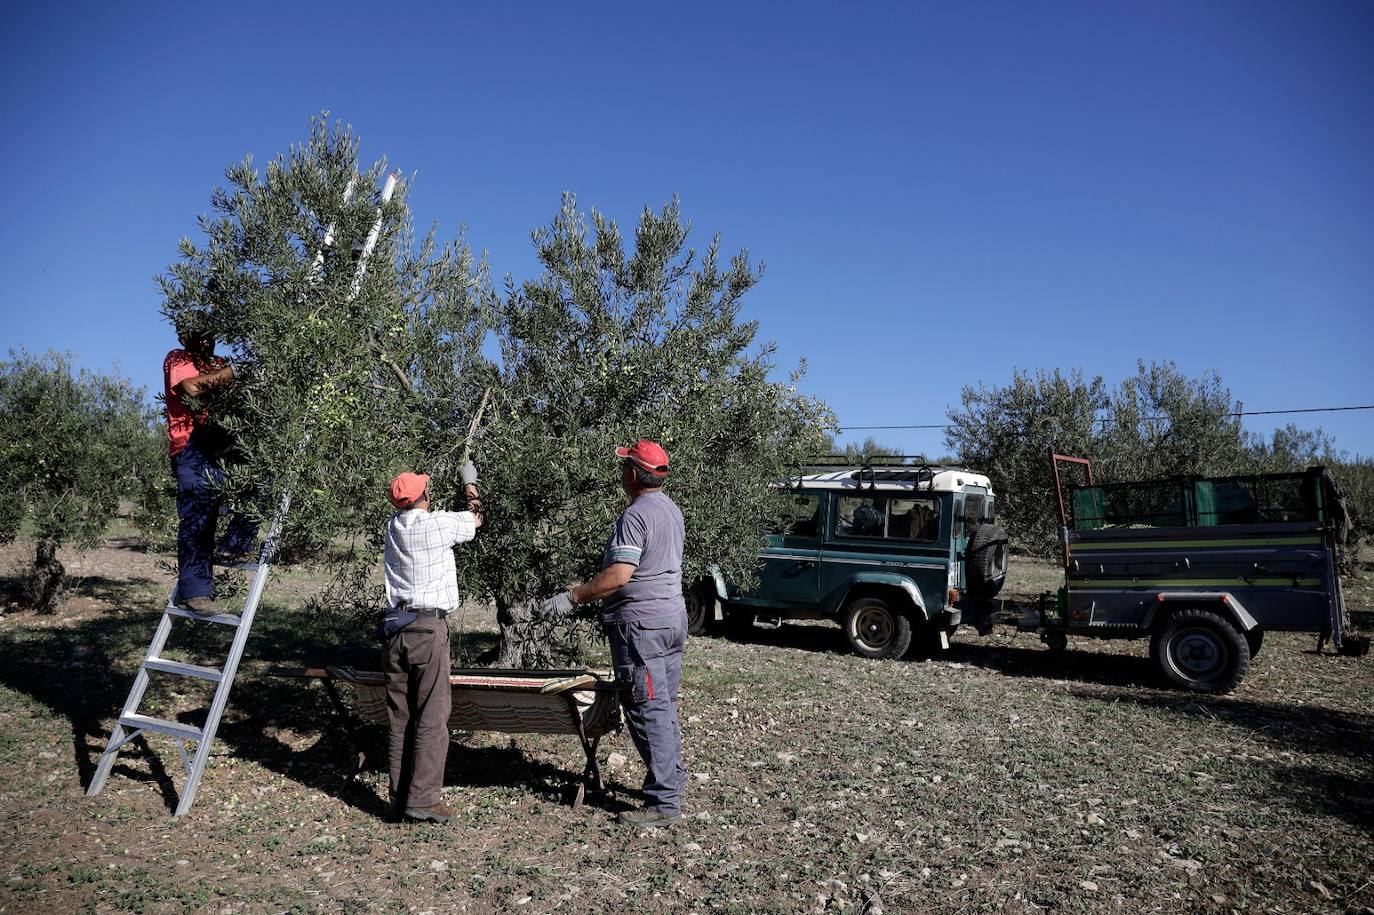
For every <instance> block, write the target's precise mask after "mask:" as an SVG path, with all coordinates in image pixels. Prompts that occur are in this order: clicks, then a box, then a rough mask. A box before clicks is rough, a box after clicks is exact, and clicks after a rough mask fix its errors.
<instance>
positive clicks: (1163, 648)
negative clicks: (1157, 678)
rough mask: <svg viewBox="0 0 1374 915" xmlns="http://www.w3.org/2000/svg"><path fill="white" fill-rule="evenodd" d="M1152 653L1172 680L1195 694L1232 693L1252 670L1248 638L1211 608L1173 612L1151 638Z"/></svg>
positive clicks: (1166, 675) (1167, 676)
mask: <svg viewBox="0 0 1374 915" xmlns="http://www.w3.org/2000/svg"><path fill="white" fill-rule="evenodd" d="M1150 655H1151V656H1152V657H1153V658H1154V660H1155V663H1156V664H1157V665H1159V669H1160V670H1161V671H1162V672H1163V674H1164V676H1165V677H1166V678H1168V679H1169V681H1170V682H1172V683H1173V684H1174V685H1176V686H1180V687H1182V688H1183V689H1186V690H1189V691H1191V692H1195V693H1226V692H1230V691H1231V690H1233V689H1235V688H1236V686H1237V685H1238V684H1239V683H1240V681H1241V680H1243V679H1245V674H1246V673H1247V672H1248V671H1249V670H1250V646H1249V645H1248V644H1246V641H1245V637H1244V636H1243V635H1241V634H1240V633H1239V632H1237V631H1236V627H1235V626H1232V625H1231V623H1230V621H1229V620H1227V619H1225V618H1224V617H1222V616H1219V615H1218V614H1216V613H1213V612H1211V611H1210V610H1201V609H1196V608H1188V609H1183V610H1179V611H1177V612H1175V613H1173V614H1172V615H1170V616H1169V618H1168V619H1166V620H1165V621H1164V623H1163V625H1162V626H1161V627H1160V628H1159V629H1158V630H1157V631H1156V632H1155V634H1154V635H1153V636H1152V637H1151V639H1150Z"/></svg>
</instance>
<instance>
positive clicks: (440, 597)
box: [386, 508, 477, 610]
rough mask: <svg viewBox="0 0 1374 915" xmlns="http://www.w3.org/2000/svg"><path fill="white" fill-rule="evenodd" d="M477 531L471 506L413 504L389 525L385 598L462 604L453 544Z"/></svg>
mask: <svg viewBox="0 0 1374 915" xmlns="http://www.w3.org/2000/svg"><path fill="white" fill-rule="evenodd" d="M475 536H477V518H476V516H474V515H473V513H472V512H439V511H434V512H432V511H426V510H424V509H419V508H412V509H409V510H407V511H402V512H397V513H396V514H394V515H392V516H391V520H390V521H389V522H388V523H387V526H386V599H387V601H388V602H389V603H390V604H391V606H392V607H395V606H397V605H398V604H400V603H401V602H402V601H404V602H405V603H407V604H408V605H410V606H412V607H419V608H423V609H429V610H457V609H458V571H457V569H456V568H454V565H453V547H454V546H455V545H456V544H459V543H466V542H467V541H469V540H471V539H472V538H473V537H475Z"/></svg>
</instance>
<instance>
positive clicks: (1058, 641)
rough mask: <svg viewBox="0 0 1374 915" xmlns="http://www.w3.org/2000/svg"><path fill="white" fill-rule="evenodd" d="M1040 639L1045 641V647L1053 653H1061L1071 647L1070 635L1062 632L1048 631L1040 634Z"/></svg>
mask: <svg viewBox="0 0 1374 915" xmlns="http://www.w3.org/2000/svg"><path fill="white" fill-rule="evenodd" d="M1040 641H1042V642H1044V643H1045V647H1046V648H1048V649H1049V650H1050V653H1051V654H1054V655H1061V654H1063V653H1064V652H1065V651H1066V650H1067V649H1068V647H1069V637H1068V636H1067V635H1065V634H1064V633H1062V632H1047V633H1045V634H1044V635H1042V636H1040Z"/></svg>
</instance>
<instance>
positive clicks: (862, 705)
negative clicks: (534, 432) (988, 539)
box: [0, 541, 1374, 913]
mask: <svg viewBox="0 0 1374 915" xmlns="http://www.w3.org/2000/svg"><path fill="white" fill-rule="evenodd" d="M26 549H27V548H26V547H25V546H24V545H23V544H19V545H15V546H11V547H6V548H3V549H0V576H4V575H8V576H9V577H8V578H6V579H3V580H0V587H3V588H4V591H3V592H0V600H4V601H5V613H6V616H5V618H4V620H3V621H0V847H3V848H4V849H5V852H4V860H3V863H2V864H0V911H5V912H38V911H42V912H56V911H72V910H76V911H137V912H144V911H147V912H182V911H206V912H240V911H243V912H270V911H292V912H294V911H301V912H305V911H316V910H320V911H331V912H371V911H386V912H394V911H402V912H405V911H410V912H436V913H437V912H455V911H458V912H461V911H468V912H490V911H514V912H555V911H557V912H592V911H601V910H605V909H607V908H610V907H615V908H617V909H619V910H621V911H631V912H655V911H682V912H717V911H725V912H812V911H847V912H868V913H879V912H884V911H885V912H979V911H1009V912H1032V911H1053V912H1118V911H1119V912H1131V913H1135V912H1169V913H1175V912H1185V911H1187V912H1233V911H1238V912H1291V913H1298V912H1317V911H1329V912H1374V908H1371V907H1374V801H1372V800H1371V789H1374V735H1372V733H1371V724H1374V716H1371V713H1370V711H1369V709H1368V701H1369V699H1368V697H1369V695H1370V693H1371V688H1374V658H1365V659H1352V658H1342V657H1333V656H1330V655H1327V656H1318V655H1316V654H1314V653H1313V652H1312V649H1313V647H1314V639H1312V638H1309V637H1306V636H1301V637H1299V636H1283V635H1279V636H1274V635H1271V636H1270V637H1269V639H1268V640H1267V641H1266V643H1265V646H1264V650H1263V652H1262V653H1261V654H1260V656H1259V657H1258V658H1256V660H1255V663H1254V666H1253V668H1252V671H1251V674H1250V676H1249V678H1248V679H1247V680H1246V681H1245V682H1244V683H1243V684H1242V686H1241V687H1240V689H1238V690H1237V691H1236V692H1234V693H1232V694H1231V695H1228V696H1224V697H1219V698H1198V697H1194V696H1189V695H1185V694H1182V693H1179V692H1176V691H1173V690H1170V689H1167V688H1164V687H1163V685H1162V684H1161V683H1160V682H1159V680H1158V679H1157V677H1156V675H1155V674H1154V672H1153V670H1152V668H1151V667H1150V665H1149V663H1148V661H1147V659H1146V657H1145V646H1144V645H1143V644H1142V643H1135V642H1131V643H1126V642H1098V643H1089V642H1082V643H1073V644H1071V645H1070V648H1069V651H1068V652H1067V653H1066V654H1065V655H1064V656H1063V657H1062V658H1058V659H1056V658H1054V657H1053V656H1051V655H1050V654H1049V653H1048V652H1047V651H1045V650H1044V649H1043V648H1042V647H1041V646H1040V645H1039V644H1038V642H1037V641H1036V640H1035V639H1034V638H1033V637H1030V636H1017V635H1014V634H1012V633H1011V632H1010V631H1005V632H1001V633H999V634H997V635H994V636H991V637H987V638H977V637H976V636H973V635H971V634H968V635H966V634H965V633H963V632H961V633H960V634H959V636H957V637H956V641H955V645H954V647H953V648H952V649H951V650H950V651H949V652H947V653H945V654H943V655H941V656H940V657H938V658H937V659H935V660H931V661H926V662H873V661H864V660H861V659H859V658H857V657H855V656H853V655H850V654H848V653H846V651H845V650H844V644H843V640H842V638H841V637H840V634H839V630H838V629H836V628H834V627H830V626H826V625H819V624H817V625H788V626H785V627H784V628H783V629H781V630H778V631H773V632H766V631H762V630H756V631H755V632H754V633H753V634H752V635H751V636H749V637H748V638H747V639H744V640H741V641H732V640H727V639H724V638H717V637H703V638H696V639H693V640H692V642H691V643H690V645H689V648H688V657H687V665H686V671H685V676H684V686H683V695H682V713H683V729H684V738H685V746H686V752H687V765H688V768H689V770H690V777H691V791H690V795H689V799H688V809H687V817H686V819H685V820H684V821H683V822H682V823H680V824H679V825H678V826H676V827H674V828H672V829H666V830H646V831H642V832H635V831H631V830H626V829H624V828H621V827H618V826H616V825H615V824H614V822H613V813H614V811H616V810H618V809H623V807H624V806H626V805H628V804H631V803H633V802H634V792H633V789H632V786H634V785H636V784H637V783H638V781H639V779H640V777H641V771H640V769H639V768H638V759H637V757H636V756H635V753H634V750H633V748H632V747H631V745H630V742H629V740H628V737H627V735H625V734H619V735H613V736H612V737H609V738H607V740H606V741H604V742H603V744H602V748H601V758H602V760H603V763H607V762H609V763H610V765H611V768H610V771H609V776H610V780H611V783H612V789H613V792H612V794H611V795H609V796H608V797H605V798H594V799H592V800H591V801H590V802H589V803H588V804H586V805H584V806H583V807H581V808H578V809H574V808H572V807H570V806H569V804H568V800H569V798H570V796H571V785H572V779H573V776H574V775H575V774H576V773H577V772H578V771H579V770H580V768H581V751H580V749H579V748H578V746H577V744H576V741H575V740H571V739H568V738H559V737H524V736H522V737H516V738H511V737H509V736H505V735H500V734H475V735H459V736H458V737H456V738H455V742H454V746H453V750H452V752H451V753H450V765H449V772H448V778H447V785H448V787H447V788H446V794H447V799H448V800H449V802H450V803H453V804H455V805H456V806H457V807H458V809H459V810H460V816H459V819H458V820H457V822H455V823H453V824H450V825H449V826H447V827H439V826H404V825H398V824H393V823H390V822H387V821H386V820H385V819H384V818H383V817H382V797H383V796H384V795H385V785H384V777H383V775H382V774H381V772H379V771H378V770H377V769H376V768H375V767H369V768H368V769H367V770H366V771H365V772H364V773H363V775H362V777H361V779H360V781H359V782H358V783H357V784H355V785H353V786H349V785H347V784H346V783H345V780H344V777H343V776H344V774H345V771H346V769H347V765H348V762H349V756H350V745H349V743H348V740H347V739H346V737H345V735H344V733H343V731H342V729H341V728H340V727H339V726H338V725H337V723H336V722H335V720H334V719H333V718H332V712H331V710H330V708H329V706H328V704H327V702H326V700H325V696H324V694H323V692H322V691H321V690H320V689H319V688H318V686H314V687H308V686H306V685H304V684H302V683H300V682H294V681H285V680H280V679H276V678H271V677H268V676H266V669H267V667H268V666H269V665H271V664H273V663H299V662H301V661H306V660H326V659H328V658H329V656H330V647H329V646H328V645H325V644H321V643H320V641H319V640H318V639H316V638H313V637H312V627H311V625H310V621H309V618H308V617H307V616H306V615H305V614H304V613H302V612H301V611H300V610H299V609H298V608H299V606H300V604H301V595H302V594H304V593H305V592H307V591H308V590H309V589H310V588H311V587H313V586H314V585H315V583H316V582H317V581H318V579H317V577H316V576H315V575H314V574H313V573H311V572H310V571H309V570H305V571H294V572H289V573H286V574H285V575H284V576H282V577H280V578H278V579H276V581H275V583H274V585H273V586H272V587H271V588H270V589H269V592H268V599H267V601H266V602H265V605H264V607H263V609H262V610H261V611H260V614H259V623H258V625H257V626H256V627H255V629H254V633H253V637H252V639H251V641H250V643H249V651H248V655H247V657H246V658H245V662H244V665H243V667H242V669H241V671H240V676H239V679H238V681H237V682H236V684H235V687H234V691H233V694H232V698H231V701H230V710H229V712H228V713H227V714H226V716H225V719H224V723H223V725H222V726H221V729H220V740H219V741H218V742H217V744H216V747H215V754H214V757H213V758H212V761H211V765H210V766H209V768H208V770H207V772H206V775H205V779H204V781H203V783H202V785H201V789H200V795H199V798H198V800H197V802H196V805H195V807H194V808H193V809H192V811H191V813H190V814H189V815H188V816H186V817H184V818H182V819H174V818H173V817H172V816H171V807H172V806H173V805H174V804H175V797H176V795H175V792H176V789H177V787H178V786H179V784H180V781H181V763H180V759H179V757H178V755H177V753H176V750H175V748H174V747H173V745H172V743H171V741H170V740H169V739H163V738H158V737H152V738H150V739H149V740H148V742H147V743H146V744H138V745H136V746H133V747H132V749H131V751H130V752H128V753H126V754H125V755H124V756H122V757H121V760H120V763H119V764H118V766H117V767H116V769H115V772H114V774H113V776H112V777H111V778H110V781H109V784H108V786H107V787H106V789H105V791H104V793H102V794H101V795H100V796H98V797H96V798H92V799H87V798H85V797H84V796H83V795H84V786H85V784H86V782H87V780H88V779H89V778H90V775H91V772H92V770H93V768H94V766H95V763H96V761H97V759H98V757H99V754H100V751H101V749H102V748H103V746H104V742H105V738H106V736H107V735H108V732H109V727H110V724H111V716H112V715H113V714H114V713H115V712H116V711H117V709H118V707H119V705H120V704H121V703H122V701H123V699H124V696H125V694H126V692H127V690H128V687H129V683H130V681H131V679H132V677H133V674H134V671H135V670H136V665H137V663H138V661H139V660H140V659H141V656H142V652H143V650H144V648H145V646H146V643H147V640H148V638H149V637H150V635H151V633H152V630H153V627H154V625H155V623H156V620H157V616H158V612H159V611H158V607H159V605H160V602H161V600H162V599H163V598H164V597H165V591H166V589H167V587H168V584H169V580H170V579H169V575H168V572H167V569H166V563H165V560H166V557H160V556H156V555H149V554H146V553H142V552H139V551H138V550H137V549H134V548H133V547H132V546H131V545H129V544H127V543H124V542H121V541H113V542H111V543H110V544H107V546H106V547H105V548H102V549H99V550H96V551H93V552H91V553H88V554H85V555H84V556H81V557H73V558H71V560H70V562H69V567H70V571H71V573H72V575H73V578H74V581H75V588H74V591H73V596H72V597H71V599H69V600H68V602H67V604H66V606H65V607H64V609H63V610H62V612H61V613H59V614H58V615H56V616H54V617H48V618H37V617H35V616H34V615H32V613H30V612H27V611H25V610H23V609H22V608H20V607H16V606H15V605H16V603H21V602H22V601H21V600H20V598H19V589H18V588H17V585H16V583H15V579H14V577H13V576H14V573H15V572H16V571H17V569H18V568H19V566H20V565H21V564H22V563H23V562H24V561H25V559H26V558H27V557H26V554H25V550H26ZM1366 575H1368V572H1366ZM1012 577H1013V579H1015V580H1016V581H1018V583H1019V584H1020V586H1021V588H1022V590H1023V591H1024V592H1025V593H1027V594H1032V593H1034V592H1035V591H1036V590H1038V589H1039V588H1040V587H1042V586H1048V585H1049V583H1052V582H1053V579H1054V574H1053V570H1052V569H1049V568H1047V567H1044V566H1040V565H1037V564H1035V563H1031V562H1027V561H1019V562H1017V563H1016V564H1015V565H1014V567H1013V571H1012ZM1367 580H1368V579H1367V578H1366V581H1367ZM1350 593H1351V600H1352V603H1354V604H1356V605H1357V606H1358V607H1359V608H1361V611H1362V612H1360V613H1359V614H1358V615H1359V617H1360V620H1361V622H1363V624H1364V628H1365V629H1366V631H1368V630H1369V629H1370V628H1371V622H1374V615H1371V614H1370V613H1368V612H1363V611H1368V610H1370V609H1372V608H1374V607H1372V605H1374V601H1371V599H1370V592H1369V589H1368V588H1367V586H1366V585H1365V584H1364V583H1362V582H1358V581H1357V582H1354V583H1353V587H1352V588H1351V591H1350ZM199 625H201V626H204V625H205V624H199ZM192 628H194V627H192ZM455 628H459V627H455ZM461 629H462V632H463V638H464V640H465V642H466V644H467V646H468V647H469V648H470V649H471V648H473V647H485V646H486V645H489V644H490V643H491V640H492V638H493V635H492V629H493V626H492V623H491V619H490V614H489V613H488V612H486V611H483V610H482V609H481V608H470V609H469V610H468V611H467V612H466V613H465V615H464V617H463V621H462V625H461ZM179 644H181V645H182V646H183V647H182V649H181V656H183V657H186V658H195V657H197V656H204V657H207V658H208V657H210V656H211V655H212V653H213V651H214V649H215V648H216V645H215V644H214V641H213V639H212V638H211V637H210V636H209V635H207V634H203V633H198V632H192V633H191V634H190V637H189V638H186V639H183V640H181V642H180V643H179ZM151 696H152V699H153V701H154V702H155V704H156V705H157V707H158V709H159V710H160V712H161V714H163V715H179V714H181V715H186V716H188V718H189V720H195V714H196V710H197V709H200V708H203V707H204V704H205V702H206V699H207V697H208V689H196V688H181V687H179V685H178V684H175V683H173V684H160V685H159V686H158V688H157V689H156V690H155V691H154V692H153V693H152V694H151ZM367 734H368V736H367V741H368V743H369V746H370V748H371V749H372V750H373V751H374V752H373V754H372V755H373V758H374V759H375V758H376V752H375V751H376V749H377V748H378V746H379V743H378V740H379V736H380V735H378V734H377V733H376V732H375V731H371V730H369V731H368V732H367Z"/></svg>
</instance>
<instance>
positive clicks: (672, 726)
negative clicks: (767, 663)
mask: <svg viewBox="0 0 1374 915" xmlns="http://www.w3.org/2000/svg"><path fill="white" fill-rule="evenodd" d="M606 635H607V637H608V638H609V640H610V644H611V664H612V666H613V667H614V668H615V677H616V680H618V681H620V682H621V683H622V684H623V685H625V686H627V687H629V690H628V693H627V695H626V699H625V723H626V724H627V725H628V726H629V731H630V737H631V739H632V740H634V744H635V749H637V750H639V755H640V758H642V759H643V760H644V767H645V769H646V770H647V771H646V772H645V775H644V795H645V797H647V798H648V802H647V803H646V805H645V806H647V807H651V808H654V809H657V810H663V811H666V812H672V813H681V811H682V797H683V794H684V793H685V791H686V789H687V769H686V767H685V766H684V765H683V763H682V728H681V727H680V725H679V724H678V718H677V693H678V687H679V686H680V685H681V683H682V653H683V650H684V649H685V648H686V645H687V614H686V612H683V613H679V614H675V615H672V616H662V617H657V618H655V619H650V620H640V621H636V622H630V623H607V624H606Z"/></svg>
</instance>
